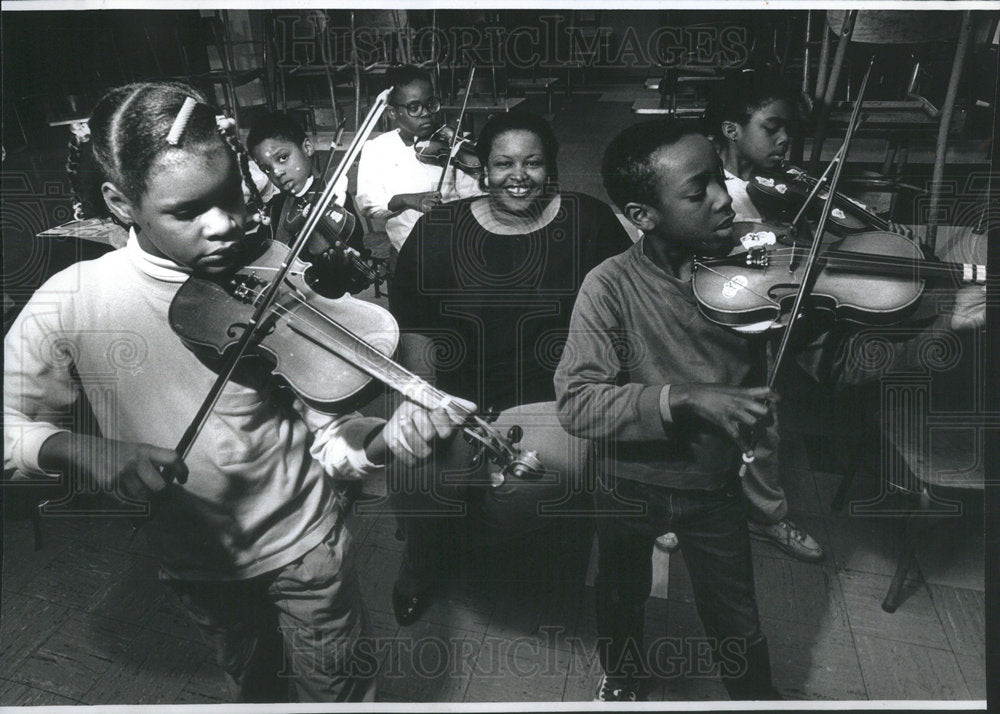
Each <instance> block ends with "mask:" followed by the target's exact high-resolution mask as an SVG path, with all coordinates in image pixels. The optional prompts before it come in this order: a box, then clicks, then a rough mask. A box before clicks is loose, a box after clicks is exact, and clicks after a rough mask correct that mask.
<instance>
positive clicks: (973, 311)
mask: <svg viewBox="0 0 1000 714" xmlns="http://www.w3.org/2000/svg"><path fill="white" fill-rule="evenodd" d="M985 325H986V286H985V285H967V286H965V287H964V288H961V289H959V290H958V292H956V293H955V307H953V308H952V310H951V329H953V330H978V329H979V328H981V327H983V326H985Z"/></svg>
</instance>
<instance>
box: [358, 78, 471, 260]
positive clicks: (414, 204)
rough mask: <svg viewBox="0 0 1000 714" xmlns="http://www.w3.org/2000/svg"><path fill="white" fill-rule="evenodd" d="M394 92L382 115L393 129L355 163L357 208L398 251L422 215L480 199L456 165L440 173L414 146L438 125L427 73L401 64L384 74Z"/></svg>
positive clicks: (436, 103) (436, 102)
mask: <svg viewBox="0 0 1000 714" xmlns="http://www.w3.org/2000/svg"><path fill="white" fill-rule="evenodd" d="M387 78H388V80H389V82H390V83H391V85H392V87H393V90H392V93H391V94H390V95H389V108H388V109H387V110H386V113H387V114H388V115H389V117H390V118H391V119H392V120H393V123H395V125H396V129H395V130H394V131H390V132H386V133H385V134H382V135H381V136H378V137H376V138H374V139H371V140H370V141H368V143H366V144H365V146H364V148H363V149H362V150H361V158H360V160H359V161H358V206H359V207H360V208H361V211H362V213H363V214H364V215H365V216H367V217H369V218H375V219H381V220H384V221H385V232H386V233H387V234H388V235H389V241H390V243H392V247H393V249H394V250H395V251H396V252H398V251H399V250H400V249H401V248H402V247H403V243H404V241H406V239H407V237H408V236H409V235H410V230H411V229H412V228H413V225H414V224H415V223H416V222H417V219H418V218H420V216H421V215H423V214H424V213H426V212H427V211H429V210H430V209H431V208H433V207H434V206H436V205H439V204H441V203H447V202H448V201H454V200H457V199H459V198H470V197H472V196H480V195H482V193H483V191H482V190H481V189H480V187H479V183H478V181H477V180H476V178H475V177H474V176H472V175H470V174H467V173H465V172H463V171H461V170H459V169H457V168H455V167H454V166H453V167H451V168H449V169H448V170H447V172H446V174H445V177H444V183H443V185H441V190H440V191H439V190H438V184H439V183H440V181H441V172H442V171H444V169H443V168H442V167H440V166H434V165H429V164H425V163H422V162H421V161H420V160H419V159H418V158H417V152H416V148H415V145H416V143H417V142H418V141H422V140H425V139H428V138H430V136H431V135H432V134H433V133H434V132H435V130H436V129H438V127H440V125H441V121H440V117H439V114H438V113H439V112H440V111H441V101H440V100H439V99H438V98H437V97H436V96H434V89H433V86H432V85H431V78H430V75H428V74H427V73H426V72H425V71H423V70H421V69H418V68H417V67H413V66H411V65H405V66H402V67H396V68H394V69H392V70H390V72H389V73H388V77H387Z"/></svg>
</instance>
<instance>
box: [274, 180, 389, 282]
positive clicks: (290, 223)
mask: <svg viewBox="0 0 1000 714" xmlns="http://www.w3.org/2000/svg"><path fill="white" fill-rule="evenodd" d="M318 196H319V192H318V191H315V192H311V193H310V194H308V195H307V196H306V197H303V198H295V199H294V200H295V201H296V204H295V207H294V209H293V211H292V213H291V214H290V216H289V218H288V220H287V221H286V223H285V227H286V228H287V229H288V231H289V232H290V233H291V234H292V235H295V234H297V233H298V232H299V231H300V230H301V229H302V227H303V226H304V225H305V223H306V221H307V220H308V218H309V214H310V213H311V212H312V210H313V206H314V204H315V201H316V198H317V197H318ZM357 227H358V219H357V217H356V216H355V215H354V212H353V211H351V210H349V209H348V208H346V207H343V206H340V205H338V204H336V203H331V204H330V205H329V206H328V207H327V209H326V210H325V211H324V212H323V214H322V216H321V217H320V219H319V222H318V223H317V225H316V230H315V232H314V233H313V234H312V236H311V237H310V240H309V243H308V245H307V248H306V250H307V251H308V253H309V254H311V255H312V256H315V260H316V262H317V263H319V264H320V265H322V264H323V263H327V266H326V267H327V272H331V273H341V271H338V270H337V267H339V266H344V267H346V274H343V273H341V274H339V275H338V277H339V278H340V280H338V281H337V282H338V285H337V286H335V287H336V288H337V289H340V288H342V287H346V288H347V289H348V290H349V291H350V292H353V293H356V292H360V291H361V290H364V289H365V288H367V287H368V286H369V285H374V286H375V294H376V296H378V295H380V294H381V293H380V290H379V288H380V287H381V286H382V284H383V283H385V281H386V280H387V278H388V265H389V263H388V261H387V260H385V259H380V258H375V257H373V256H372V255H371V252H370V251H368V250H367V249H365V248H364V246H361V250H358V249H357V248H355V247H354V246H352V245H351V244H350V241H351V239H352V238H353V237H354V234H355V231H356V230H357ZM362 251H363V252H362ZM312 277H315V282H316V284H318V285H321V284H322V282H323V278H322V277H321V276H312Z"/></svg>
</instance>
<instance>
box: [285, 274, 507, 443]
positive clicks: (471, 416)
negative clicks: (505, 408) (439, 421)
mask: <svg viewBox="0 0 1000 714" xmlns="http://www.w3.org/2000/svg"><path fill="white" fill-rule="evenodd" d="M289 297H290V298H291V299H292V300H294V301H295V302H297V303H299V304H300V305H302V306H303V307H304V308H306V309H308V310H309V311H310V312H312V313H313V314H315V315H316V316H317V317H319V318H320V319H322V320H324V321H326V322H327V323H329V324H330V325H331V326H333V327H335V328H337V329H339V330H341V331H342V332H343V333H344V334H345V335H347V336H349V337H350V338H352V339H353V340H355V341H356V342H357V343H358V344H359V345H363V346H364V347H365V348H367V349H369V350H371V354H373V355H378V359H379V360H383V361H385V362H387V363H390V364H391V365H392V367H393V368H394V369H396V370H398V371H399V372H401V373H402V374H403V375H404V376H405V377H407V378H408V379H411V380H412V381H414V382H419V383H420V384H421V386H422V387H423V388H424V389H426V390H427V392H428V393H429V394H430V396H431V397H432V398H433V399H435V400H437V401H438V403H439V404H440V403H443V402H449V403H450V405H451V407H452V408H453V409H454V410H455V411H456V412H457V413H458V414H459V415H461V416H463V417H464V418H465V420H466V421H469V420H472V422H473V423H474V424H475V426H476V427H477V428H479V429H480V430H481V431H483V432H484V433H485V434H486V435H487V436H488V437H489V439H490V444H491V447H492V448H494V449H500V450H502V451H503V452H504V454H505V455H507V456H508V457H509V458H513V457H512V454H513V451H512V449H510V448H509V447H508V446H507V444H506V442H505V441H504V440H503V439H501V438H500V436H499V433H498V432H497V431H496V430H495V429H494V428H493V427H492V426H491V425H490V424H489V422H487V421H486V420H485V419H483V418H482V417H481V416H480V415H478V414H476V413H475V412H473V411H470V410H469V409H467V408H466V407H464V406H462V405H461V404H458V403H456V402H455V401H454V400H452V399H451V395H449V394H447V393H445V392H443V391H441V390H440V389H438V388H437V387H435V386H434V385H432V384H431V383H430V382H427V381H426V380H423V379H421V378H420V377H418V376H417V375H415V374H414V373H413V372H411V371H410V370H408V369H406V368H405V367H403V366H402V365H400V364H398V363H396V362H394V361H393V360H391V359H389V358H388V357H386V356H385V355H383V354H381V353H380V352H378V350H376V349H375V348H374V347H372V346H371V345H370V344H368V343H367V342H365V341H364V340H363V339H361V338H360V337H358V336H357V335H355V334H354V333H353V332H351V331H350V330H348V329H347V328H345V327H344V326H343V325H339V324H337V323H336V321H334V320H333V319H331V318H330V317H329V316H328V315H324V314H323V313H322V312H320V311H319V310H317V309H316V308H315V307H313V306H312V305H310V304H309V303H308V302H307V301H306V300H304V299H302V298H300V297H299V296H298V295H296V294H294V293H289ZM271 309H272V310H273V311H274V312H275V313H276V314H280V315H283V316H284V317H285V318H286V319H288V320H289V321H292V320H294V321H295V322H296V324H297V325H298V326H299V327H300V328H303V329H302V331H303V332H308V333H310V336H311V337H312V338H313V339H315V340H316V341H317V342H319V343H321V344H322V343H323V338H325V337H326V335H325V334H324V333H323V331H322V330H320V329H319V328H318V327H316V326H315V325H312V324H310V323H309V322H307V321H305V320H302V319H301V318H299V317H298V316H297V315H296V314H295V313H294V312H293V311H292V310H290V309H288V308H287V307H285V306H284V305H281V304H279V303H275V304H274V305H272V306H271ZM338 356H339V355H338ZM342 359H345V358H343V357H342ZM373 361H374V360H373ZM373 369H374V367H373ZM365 371H367V370H365ZM369 374H371V372H369ZM371 376H373V377H374V376H376V375H371ZM389 386H393V387H394V385H389ZM399 391H402V390H399ZM463 429H464V430H465V431H466V432H467V433H472V432H471V427H469V426H464V425H463Z"/></svg>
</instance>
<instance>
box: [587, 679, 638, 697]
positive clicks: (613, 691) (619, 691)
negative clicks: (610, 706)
mask: <svg viewBox="0 0 1000 714" xmlns="http://www.w3.org/2000/svg"><path fill="white" fill-rule="evenodd" d="M635 699H636V687H635V685H634V684H625V685H619V686H614V685H613V684H611V682H610V681H608V675H606V674H603V675H601V683H600V684H599V685H597V693H596V694H594V701H595V702H634V701H635Z"/></svg>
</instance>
